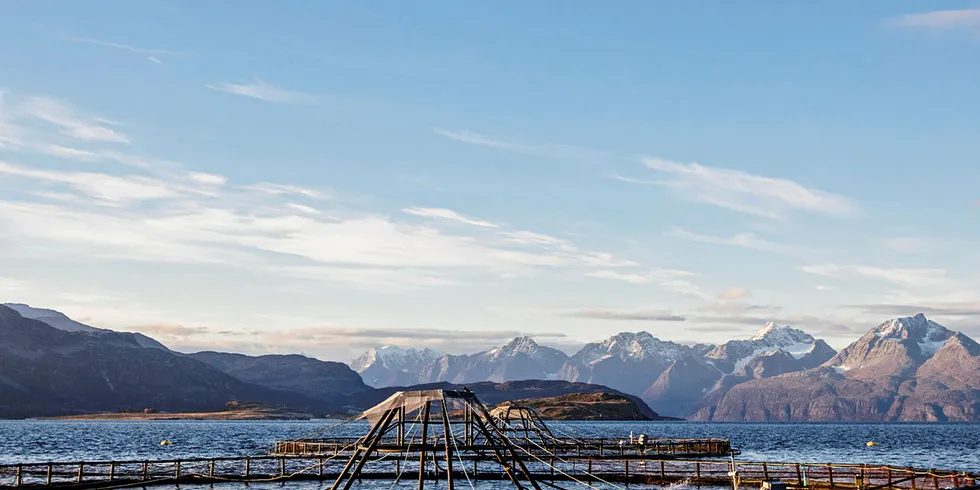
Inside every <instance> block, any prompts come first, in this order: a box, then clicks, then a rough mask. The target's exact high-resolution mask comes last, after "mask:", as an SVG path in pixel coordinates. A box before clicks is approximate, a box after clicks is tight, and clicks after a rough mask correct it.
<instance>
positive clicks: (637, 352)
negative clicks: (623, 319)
mask: <svg viewBox="0 0 980 490" xmlns="http://www.w3.org/2000/svg"><path fill="white" fill-rule="evenodd" d="M689 349H690V348H688V347H685V346H683V345H679V344H675V343H673V342H665V341H663V340H660V339H658V338H656V337H654V336H653V335H651V334H650V332H636V333H634V332H621V333H618V334H616V335H613V336H612V337H609V338H608V339H606V340H604V341H602V342H598V343H592V344H588V345H586V346H585V347H584V348H582V350H581V351H579V353H578V354H576V356H577V357H579V358H580V362H581V363H583V364H585V365H591V364H595V363H597V362H599V361H601V360H603V359H606V358H609V357H618V358H620V359H622V360H624V361H625V360H633V361H638V360H643V359H647V358H650V357H658V358H662V359H664V360H666V361H667V362H673V361H676V360H677V359H680V358H681V357H682V356H683V354H684V353H685V352H686V351H688V350H689Z"/></svg>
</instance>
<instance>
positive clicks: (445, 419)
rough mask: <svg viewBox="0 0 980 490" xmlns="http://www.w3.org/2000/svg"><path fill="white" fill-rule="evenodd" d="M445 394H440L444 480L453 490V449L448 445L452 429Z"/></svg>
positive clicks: (450, 489)
mask: <svg viewBox="0 0 980 490" xmlns="http://www.w3.org/2000/svg"><path fill="white" fill-rule="evenodd" d="M446 405H447V402H446V394H445V393H443V394H442V428H443V432H444V434H443V436H444V439H445V443H446V481H447V483H448V485H449V487H448V488H449V490H453V449H452V447H450V445H449V443H450V442H451V441H450V438H452V437H453V432H452V429H450V425H449V409H448V408H447V407H446Z"/></svg>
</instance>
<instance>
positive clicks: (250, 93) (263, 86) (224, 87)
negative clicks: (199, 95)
mask: <svg viewBox="0 0 980 490" xmlns="http://www.w3.org/2000/svg"><path fill="white" fill-rule="evenodd" d="M205 87H207V88H209V89H211V90H217V91H218V92H225V93H229V94H234V95H241V96H244V97H251V98H253V99H259V100H263V101H266V102H281V103H287V104H312V103H316V102H319V101H320V97H319V96H316V95H313V94H308V93H305V92H298V91H295V90H286V89H283V88H279V87H276V86H275V85H272V84H269V83H266V82H264V81H262V80H259V79H258V78H256V79H255V80H254V81H252V82H251V83H218V84H208V85H205Z"/></svg>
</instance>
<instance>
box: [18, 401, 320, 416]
mask: <svg viewBox="0 0 980 490" xmlns="http://www.w3.org/2000/svg"><path fill="white" fill-rule="evenodd" d="M315 418H318V417H316V416H314V415H313V414H311V413H308V412H303V411H300V410H293V409H290V408H285V407H269V406H263V405H260V404H252V403H240V404H239V403H235V402H232V403H229V405H228V407H226V409H225V410H221V411H215V412H156V411H152V410H143V411H138V412H136V411H131V412H112V413H87V414H78V415H62V416H58V417H37V418H35V419H34V420H312V419H315Z"/></svg>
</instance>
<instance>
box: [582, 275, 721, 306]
mask: <svg viewBox="0 0 980 490" xmlns="http://www.w3.org/2000/svg"><path fill="white" fill-rule="evenodd" d="M587 275H589V276H591V277H596V278H600V279H611V280H615V281H623V282H628V283H631V284H656V285H658V286H660V287H662V288H664V289H666V290H669V291H673V292H675V293H678V294H681V295H684V296H693V297H696V298H702V299H709V298H710V296H709V295H708V294H706V293H705V292H704V291H703V290H702V289H701V288H700V287H699V286H698V285H696V284H694V283H693V282H691V281H690V280H689V278H691V277H693V276H695V275H696V274H694V273H693V272H689V271H684V270H678V269H661V268H654V269H650V270H646V271H640V272H630V271H616V270H608V269H607V270H597V271H593V272H589V273H588V274H587Z"/></svg>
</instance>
